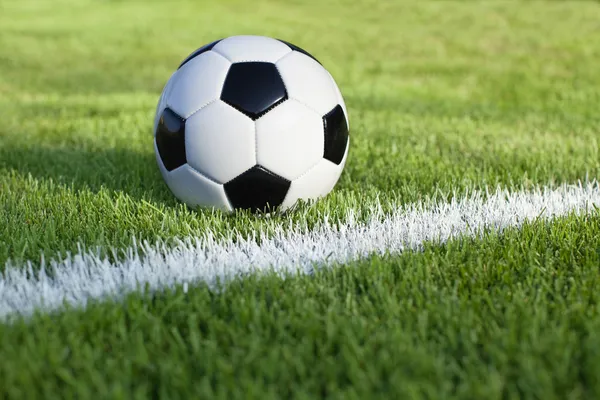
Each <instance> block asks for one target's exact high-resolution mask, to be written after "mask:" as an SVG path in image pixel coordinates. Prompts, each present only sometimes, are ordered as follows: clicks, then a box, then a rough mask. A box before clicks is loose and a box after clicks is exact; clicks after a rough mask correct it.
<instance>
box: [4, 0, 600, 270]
mask: <svg viewBox="0 0 600 400" xmlns="http://www.w3.org/2000/svg"><path fill="white" fill-rule="evenodd" d="M1 7H2V9H1V12H0V91H1V93H2V96H0V119H1V121H2V124H0V204H2V207H1V208H0V221H3V222H4V221H5V222H6V223H2V224H0V269H1V268H3V265H4V263H5V262H6V260H7V259H9V258H10V259H13V260H17V261H20V260H26V259H29V260H33V261H36V260H39V258H40V253H41V252H42V251H43V252H44V253H45V254H46V256H50V257H52V256H55V255H57V254H58V253H64V252H65V251H75V250H76V249H77V245H78V243H81V244H84V245H86V246H96V245H99V246H101V247H102V248H106V247H108V246H114V247H118V248H119V247H123V246H126V245H128V244H130V243H131V240H132V237H134V236H135V237H138V238H143V239H154V238H157V237H160V238H170V237H174V236H180V237H181V236H187V235H191V234H199V233H202V232H204V231H206V230H208V229H210V230H211V231H213V232H215V233H216V234H221V233H227V232H229V231H231V230H232V229H233V228H237V229H239V230H241V231H243V232H249V231H252V230H254V229H256V227H257V226H261V225H263V224H264V222H263V221H261V220H256V219H255V218H252V217H250V216H240V217H237V218H228V217H226V216H223V215H222V214H220V213H212V212H207V211H203V212H199V213H198V212H189V211H188V210H186V209H185V208H184V207H182V206H181V205H179V204H178V202H177V201H176V200H175V199H174V198H173V197H172V195H171V194H170V193H169V191H168V189H167V188H166V186H165V185H164V183H163V182H162V178H161V177H160V174H159V172H158V168H157V166H156V163H155V160H154V154H153V146H152V134H151V125H152V120H153V113H154V109H155V105H156V103H157V101H158V96H159V94H160V91H161V89H162V86H163V85H164V83H165V82H166V80H167V79H168V77H169V75H170V74H171V72H172V71H173V70H174V69H175V68H176V66H177V65H178V63H179V61H180V60H181V59H183V58H184V57H185V56H186V55H187V54H188V53H189V52H191V51H192V50H194V49H195V48H196V47H198V46H200V45H202V44H203V43H206V42H209V41H211V40H214V39H215V38H218V37H223V36H229V35H234V34H243V33H246V34H263V35H268V36H274V37H281V38H284V39H286V40H288V41H291V42H294V43H297V44H298V45H300V46H302V47H305V48H306V49H308V50H309V51H311V52H312V53H314V55H315V56H317V57H318V58H319V59H320V60H321V61H322V62H323V63H324V65H325V66H326V67H327V68H328V69H329V70H330V71H331V72H332V74H333V76H334V77H335V78H336V80H337V81H338V83H339V86H340V87H341V89H342V92H343V94H344V96H345V98H346V103H347V105H348V107H349V113H350V120H351V121H350V124H351V149H350V155H349V159H348V163H347V167H346V170H345V172H344V174H343V176H342V178H341V180H340V182H339V184H338V186H337V187H336V190H335V192H334V193H333V194H332V195H331V196H330V197H329V198H328V199H327V200H326V201H324V202H321V203H320V204H319V205H318V206H317V207H314V208H312V209H311V210H309V211H307V212H303V213H299V214H296V215H294V216H292V217H291V218H293V219H307V220H309V221H317V220H319V219H321V218H322V216H323V215H324V214H331V215H332V216H333V218H336V215H343V214H344V211H345V210H347V209H348V208H357V209H361V208H362V207H365V206H367V207H368V205H369V201H370V199H373V198H374V197H376V196H377V197H379V198H380V199H381V200H382V202H383V203H384V204H386V202H387V200H389V199H390V198H395V199H399V201H401V202H412V201H416V200H419V199H422V198H423V197H425V196H431V195H433V196H438V197H445V198H447V197H449V196H450V195H451V194H452V193H453V192H455V191H456V192H458V193H461V192H464V191H465V190H467V189H470V188H473V187H484V186H486V185H487V186H495V185H498V184H500V185H503V186H509V187H521V186H530V185H532V184H540V185H546V184H548V183H551V182H552V181H559V182H562V181H567V182H573V181H576V180H578V179H584V178H585V177H586V175H588V174H589V175H591V176H592V177H593V176H598V173H599V171H600V162H599V158H600V157H599V144H598V138H597V126H598V123H599V122H600V121H599V118H598V113H597V103H598V95H599V94H598V93H599V91H598V88H599V87H600V73H599V72H598V68H597V65H598V62H599V61H600V50H599V49H600V34H599V33H598V31H597V30H596V24H597V21H598V18H600V9H599V7H598V6H597V5H596V4H594V3H589V2H584V3H581V4H577V5H574V4H571V3H569V4H566V3H523V4H521V3H514V4H511V3H508V4H505V3H497V4H494V3H473V2H469V3H463V2H457V3H448V2H442V3H440V2H432V3H424V4H419V5H417V4H412V3H402V2H379V1H360V2H352V3H348V2H326V3H322V2H321V3H319V2H313V1H302V2H296V3H294V4H283V3H279V2H276V1H259V2H252V3H251V4H250V3H246V2H241V1H227V2H218V3H215V4H202V5H200V4H197V3H196V2H167V3H165V2H151V3H150V4H146V3H142V2H130V1H85V0H77V1H56V2H52V5H51V6H50V5H49V4H47V3H45V2H35V1H17V0H8V1H6V0H5V1H3V2H2V3H1ZM542 14H543V15H544V17H543V18H540V15H542ZM132 15H135V16H136V17H135V18H131V16H132ZM281 222H285V221H281Z"/></svg>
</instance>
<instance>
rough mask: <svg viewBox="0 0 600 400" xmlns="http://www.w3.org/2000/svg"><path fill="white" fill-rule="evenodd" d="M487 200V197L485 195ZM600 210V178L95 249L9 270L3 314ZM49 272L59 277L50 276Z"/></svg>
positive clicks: (307, 265)
mask: <svg viewBox="0 0 600 400" xmlns="http://www.w3.org/2000/svg"><path fill="white" fill-rule="evenodd" d="M484 197H485V199H484ZM598 205H600V187H599V185H598V183H597V182H592V183H587V184H581V185H577V186H569V185H563V186H560V187H558V188H554V189H550V188H542V189H538V190H535V191H531V192H517V193H509V192H507V191H504V190H498V191H496V192H493V193H490V194H488V195H487V196H483V195H482V193H481V192H475V193H472V194H471V195H469V196H468V197H466V198H463V199H454V200H452V201H451V202H450V203H438V204H415V205H409V206H404V207H398V208H397V209H396V211H394V212H393V213H392V214H391V215H387V216H385V215H383V214H382V212H381V211H380V207H378V206H377V205H374V206H373V207H372V211H371V217H370V218H369V220H368V221H367V222H357V220H356V218H355V216H354V215H353V213H352V212H351V211H350V212H349V214H348V215H347V216H346V219H345V222H344V223H343V224H340V225H338V226H333V225H331V224H330V223H329V221H327V219H325V220H324V221H323V222H322V223H321V224H320V226H318V227H317V228H316V229H312V230H310V231H307V230H306V229H297V230H289V229H288V230H286V231H284V230H283V229H280V230H276V232H275V233H274V234H272V235H269V237H263V238H261V240H260V244H258V243H257V242H256V241H255V240H253V239H242V238H238V240H236V241H233V240H216V239H214V238H213V237H211V236H210V234H207V236H206V237H203V238H188V239H185V240H182V241H179V242H178V243H177V244H176V245H175V246H174V247H167V246H166V245H164V244H155V245H149V244H138V245H137V248H138V249H139V248H141V249H142V255H141V256H138V255H137V252H136V251H135V247H134V248H131V249H129V250H128V252H127V256H126V257H125V258H124V259H123V260H121V261H118V262H109V261H108V260H106V259H101V258H99V257H98V256H97V255H96V254H94V253H90V252H80V253H79V254H76V255H73V256H70V257H68V258H66V259H63V260H58V261H50V262H46V263H45V264H44V265H43V268H42V269H41V270H39V272H34V271H35V268H33V267H32V265H31V264H30V263H28V265H25V266H23V265H21V266H14V265H9V264H7V265H6V269H5V271H4V272H3V273H2V274H0V318H5V317H7V316H9V315H12V314H16V313H20V314H23V315H29V314H31V313H32V312H33V311H34V310H35V309H41V310H43V311H51V310H57V309H60V308H61V307H62V305H63V302H68V303H70V304H71V305H74V306H78V307H84V306H85V305H86V303H87V302H88V301H90V300H103V299H108V298H110V299H119V298H121V297H122V296H124V295H126V294H127V293H131V292H132V291H135V290H137V289H138V288H139V287H148V288H150V289H152V290H160V289H161V288H165V287H171V286H173V285H177V284H185V285H188V284H193V283H194V282H199V281H204V282H207V283H208V284H210V285H214V284H215V283H216V282H217V280H218V279H219V280H221V281H227V280H230V279H232V278H235V277H240V276H244V275H246V274H251V273H257V272H265V271H276V272H278V273H281V274H282V275H285V273H289V272H296V271H300V272H302V273H308V274H310V273H311V272H312V271H313V268H315V267H317V268H321V267H327V266H330V265H331V264H334V263H345V262H348V261H351V260H356V259H359V258H362V257H367V256H369V255H370V254H374V253H383V252H390V253H393V254H398V253H401V252H403V251H406V250H419V249H420V248H421V247H422V245H423V243H425V242H428V241H434V242H438V243H443V242H446V241H447V240H449V239H451V238H455V237H457V236H461V235H467V236H476V235H478V234H480V233H481V232H482V230H484V229H489V230H494V231H500V230H502V229H504V228H507V227H518V226H520V225H521V224H522V223H523V222H524V221H527V220H533V219H536V218H543V219H548V218H553V217H557V216H563V215H567V214H569V213H572V212H574V213H588V212H592V211H593V210H594V209H595V208H594V206H598ZM46 271H50V273H46Z"/></svg>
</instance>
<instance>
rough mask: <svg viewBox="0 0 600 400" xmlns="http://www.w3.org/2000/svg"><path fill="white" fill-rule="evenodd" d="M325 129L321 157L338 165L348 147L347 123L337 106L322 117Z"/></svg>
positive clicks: (339, 107) (341, 110)
mask: <svg viewBox="0 0 600 400" xmlns="http://www.w3.org/2000/svg"><path fill="white" fill-rule="evenodd" d="M323 127H324V128H325V150H324V151H323V157H324V158H325V159H327V160H329V161H331V162H333V163H335V164H337V165H340V163H341V162H342V159H343V158H344V153H345V152H346V146H347V145H348V123H347V121H346V116H345V115H344V109H343V108H342V106H340V105H339V104H338V105H337V106H335V107H334V108H333V110H331V111H329V112H328V113H327V114H325V116H324V117H323Z"/></svg>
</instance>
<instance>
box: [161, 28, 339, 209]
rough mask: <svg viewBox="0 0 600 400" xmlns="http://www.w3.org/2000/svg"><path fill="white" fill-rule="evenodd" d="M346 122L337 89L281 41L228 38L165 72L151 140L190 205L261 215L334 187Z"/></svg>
mask: <svg viewBox="0 0 600 400" xmlns="http://www.w3.org/2000/svg"><path fill="white" fill-rule="evenodd" d="M348 126H349V125H348V113H347V110H346V106H345V104H344V100H343V98H342V95H341V93H340V90H339V88H338V86H337V84H336V83H335V81H334V79H333V77H332V76H331V75H330V74H329V72H328V71H327V70H326V69H325V68H324V67H323V66H322V65H321V64H320V63H319V62H318V61H317V60H316V59H315V58H314V57H312V56H311V55H310V54H308V53H307V52H306V51H304V50H302V49H300V48H299V47H297V46H294V45H292V44H290V43H287V42H285V41H282V40H277V39H272V38H268V37H262V36H232V37H229V38H226V39H222V40H218V41H215V42H213V43H210V44H208V45H206V46H204V47H201V48H199V49H198V50H196V51H195V52H193V53H192V54H191V55H190V56H189V57H188V58H186V59H185V60H184V61H183V62H182V63H181V65H180V66H179V68H178V69H177V71H176V72H175V73H174V74H173V75H172V76H171V78H170V79H169V81H168V82H167V84H166V85H165V88H164V90H163V93H162V94H161V96H160V99H159V103H158V106H157V110H156V118H155V123H154V137H155V141H154V143H155V151H156V156H157V161H158V165H159V168H160V170H161V173H162V175H163V177H164V179H165V181H166V183H167V185H168V186H169V188H170V190H171V191H172V192H173V194H174V195H175V196H176V197H177V198H179V199H180V200H181V201H183V202H185V203H186V204H188V205H189V206H192V207H196V206H202V207H216V208H220V209H223V210H227V211H233V210H234V209H238V208H240V209H251V210H254V211H255V210H261V211H265V210H273V209H276V208H280V209H286V208H289V207H291V206H293V205H294V204H295V203H296V202H297V201H298V199H304V200H310V199H316V198H319V197H322V196H325V195H327V194H328V193H329V192H330V191H331V190H332V189H333V187H334V186H335V184H336V183H337V181H338V179H339V177H340V174H341V172H342V170H343V168H344V164H345V162H346V157H347V154H348V146H349V136H348Z"/></svg>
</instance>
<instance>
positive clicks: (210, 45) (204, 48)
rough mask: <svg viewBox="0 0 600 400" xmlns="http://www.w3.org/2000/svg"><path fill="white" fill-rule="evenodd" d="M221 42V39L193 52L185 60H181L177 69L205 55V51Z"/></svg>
mask: <svg viewBox="0 0 600 400" xmlns="http://www.w3.org/2000/svg"><path fill="white" fill-rule="evenodd" d="M221 40H223V39H219V40H215V41H214V42H212V43H209V44H206V45H204V46H202V47H200V48H199V49H197V50H195V51H194V52H193V53H192V54H190V55H189V56H187V58H186V59H185V60H183V61H182V62H181V64H179V67H178V68H177V69H179V68H181V67H183V66H184V65H185V64H187V63H188V62H190V61H192V60H193V59H194V58H196V57H198V56H199V55H200V54H202V53H206V52H207V51H210V50H212V48H213V47H215V45H216V44H217V43H219V42H220V41H221Z"/></svg>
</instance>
